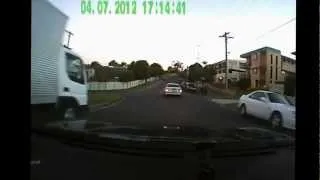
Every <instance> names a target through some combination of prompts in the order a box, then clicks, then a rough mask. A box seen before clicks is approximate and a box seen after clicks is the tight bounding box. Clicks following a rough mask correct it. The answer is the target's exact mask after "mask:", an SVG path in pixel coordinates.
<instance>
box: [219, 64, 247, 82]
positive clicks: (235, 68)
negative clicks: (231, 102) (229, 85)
mask: <svg viewBox="0 0 320 180" xmlns="http://www.w3.org/2000/svg"><path fill="white" fill-rule="evenodd" d="M213 67H214V69H215V71H216V75H215V77H214V83H223V84H224V83H225V76H226V60H222V61H219V62H216V63H213ZM228 69H229V71H231V72H229V73H228V79H229V82H236V81H239V80H240V78H246V77H248V74H247V71H246V69H247V63H246V61H245V60H235V59H230V60H229V59H228Z"/></svg>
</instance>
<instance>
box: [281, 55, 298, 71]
mask: <svg viewBox="0 0 320 180" xmlns="http://www.w3.org/2000/svg"><path fill="white" fill-rule="evenodd" d="M292 54H293V53H292ZM281 61H282V63H281V71H282V72H283V73H285V74H286V73H292V74H295V73H296V60H294V59H292V58H289V57H286V56H281Z"/></svg>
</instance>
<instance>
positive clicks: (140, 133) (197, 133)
mask: <svg viewBox="0 0 320 180" xmlns="http://www.w3.org/2000/svg"><path fill="white" fill-rule="evenodd" d="M45 130H49V131H64V132H72V133H75V132H76V133H77V134H79V133H80V134H86V135H95V136H99V137H102V138H109V139H118V140H130V141H141V142H146V141H174V142H192V143H196V142H210V143H237V142H244V141H246V142H287V143H289V144H292V143H293V142H294V140H295V139H294V138H293V137H291V136H288V135H286V134H284V133H279V132H275V131H273V130H268V129H264V128H258V127H237V128H229V129H218V130H217V129H208V128H203V127H197V126H182V125H162V126H157V125H154V126H128V125H112V124H111V123H108V122H93V121H73V122H67V123H66V122H57V123H51V124H50V125H48V126H47V128H45V129H44V131H45Z"/></svg>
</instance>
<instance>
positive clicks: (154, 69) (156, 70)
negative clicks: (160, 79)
mask: <svg viewBox="0 0 320 180" xmlns="http://www.w3.org/2000/svg"><path fill="white" fill-rule="evenodd" d="M163 72H164V71H163V69H162V67H161V65H160V64H158V63H153V64H151V65H150V68H149V73H150V76H151V77H155V76H160V75H162V74H163Z"/></svg>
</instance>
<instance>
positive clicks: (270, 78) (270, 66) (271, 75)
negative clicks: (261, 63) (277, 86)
mask: <svg viewBox="0 0 320 180" xmlns="http://www.w3.org/2000/svg"><path fill="white" fill-rule="evenodd" d="M270 79H272V66H270Z"/></svg>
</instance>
